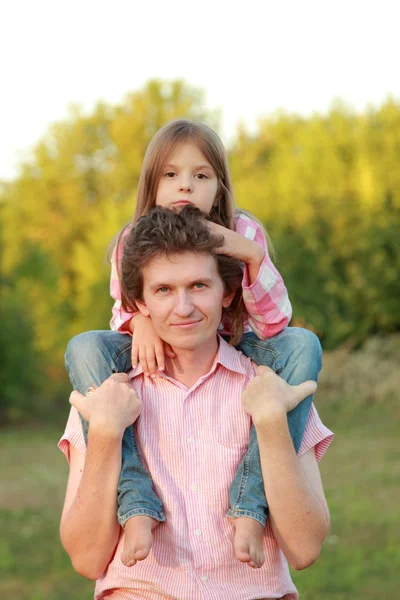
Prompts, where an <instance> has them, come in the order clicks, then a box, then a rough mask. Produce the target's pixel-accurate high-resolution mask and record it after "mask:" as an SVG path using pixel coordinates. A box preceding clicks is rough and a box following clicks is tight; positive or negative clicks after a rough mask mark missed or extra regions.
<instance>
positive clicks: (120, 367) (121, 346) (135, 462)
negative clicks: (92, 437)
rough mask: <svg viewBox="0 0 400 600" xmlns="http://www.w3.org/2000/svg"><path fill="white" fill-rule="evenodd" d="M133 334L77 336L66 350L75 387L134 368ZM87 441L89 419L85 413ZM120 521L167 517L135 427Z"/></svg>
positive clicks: (126, 449)
mask: <svg viewBox="0 0 400 600" xmlns="http://www.w3.org/2000/svg"><path fill="white" fill-rule="evenodd" d="M131 343H132V340H131V337H130V336H128V335H124V334H122V333H118V332H117V331H87V332H86V333H81V334H80V335H77V336H76V337H74V338H73V339H72V340H71V341H70V342H69V344H68V346H67V350H66V353H65V366H66V369H67V372H68V375H69V378H70V380H71V384H72V386H73V388H74V389H75V390H78V391H79V392H80V393H81V394H86V393H87V391H88V390H89V388H90V386H92V385H97V386H99V385H101V384H102V383H103V381H105V380H106V379H107V378H108V377H109V376H110V375H112V374H113V373H124V372H127V371H129V370H130V369H131V368H132V363H131ZM81 421H82V428H83V434H84V437H85V441H86V443H87V433H88V423H87V421H85V420H84V419H83V418H82V417H81ZM118 507H119V508H118V521H119V523H120V524H121V526H122V527H124V525H125V523H126V521H127V520H128V519H129V518H130V517H133V516H136V515H147V516H149V517H152V518H153V519H157V520H158V521H165V517H164V513H163V510H162V505H161V501H160V500H159V498H158V497H157V495H156V494H155V492H154V490H153V487H152V481H151V478H150V476H149V474H148V473H147V471H146V470H145V468H144V467H143V464H142V461H141V459H140V455H139V451H138V448H137V445H136V440H135V435H134V431H133V427H128V428H127V429H126V431H125V433H124V437H123V440H122V467H121V476H120V480H119V483H118Z"/></svg>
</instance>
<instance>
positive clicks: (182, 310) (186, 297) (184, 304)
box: [175, 292, 193, 317]
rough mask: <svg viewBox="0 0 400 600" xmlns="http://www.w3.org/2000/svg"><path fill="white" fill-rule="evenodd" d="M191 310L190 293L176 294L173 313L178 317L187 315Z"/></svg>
mask: <svg viewBox="0 0 400 600" xmlns="http://www.w3.org/2000/svg"><path fill="white" fill-rule="evenodd" d="M192 312H193V302H192V299H191V297H190V294H188V293H187V292H182V293H181V294H178V296H177V298H176V304H175V313H176V314H177V315H178V316H180V317H188V316H189V315H190V314H191V313H192Z"/></svg>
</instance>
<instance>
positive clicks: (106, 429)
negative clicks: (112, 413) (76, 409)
mask: <svg viewBox="0 0 400 600" xmlns="http://www.w3.org/2000/svg"><path fill="white" fill-rule="evenodd" d="M88 435H89V436H90V437H93V436H94V437H95V438H96V440H103V441H107V442H112V441H118V442H121V441H122V438H123V435H124V430H121V428H120V427H119V426H118V425H117V424H112V423H110V422H109V421H104V419H95V418H94V419H92V420H91V421H90V423H89V432H88Z"/></svg>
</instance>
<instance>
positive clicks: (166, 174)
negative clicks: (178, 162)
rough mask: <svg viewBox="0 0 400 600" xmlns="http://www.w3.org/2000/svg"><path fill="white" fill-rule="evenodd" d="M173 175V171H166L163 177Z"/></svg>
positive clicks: (170, 177)
mask: <svg viewBox="0 0 400 600" xmlns="http://www.w3.org/2000/svg"><path fill="white" fill-rule="evenodd" d="M174 176H175V173H174V172H173V171H168V172H167V173H165V174H164V177H168V178H169V179H172V177H174Z"/></svg>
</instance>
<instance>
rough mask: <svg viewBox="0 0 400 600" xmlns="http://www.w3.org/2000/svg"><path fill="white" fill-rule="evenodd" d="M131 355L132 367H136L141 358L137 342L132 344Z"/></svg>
mask: <svg viewBox="0 0 400 600" xmlns="http://www.w3.org/2000/svg"><path fill="white" fill-rule="evenodd" d="M131 357H132V369H136V367H137V365H138V359H139V349H138V347H137V345H136V344H132V350H131Z"/></svg>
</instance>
